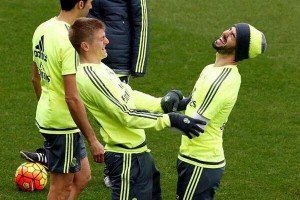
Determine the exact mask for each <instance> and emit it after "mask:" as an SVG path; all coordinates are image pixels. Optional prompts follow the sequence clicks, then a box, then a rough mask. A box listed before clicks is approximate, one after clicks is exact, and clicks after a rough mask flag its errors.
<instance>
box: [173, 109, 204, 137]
mask: <svg viewBox="0 0 300 200" xmlns="http://www.w3.org/2000/svg"><path fill="white" fill-rule="evenodd" d="M168 115H169V118H170V122H171V127H175V128H177V129H179V130H181V131H182V132H184V134H185V135H186V136H187V137H188V138H190V139H192V138H193V137H198V136H199V135H200V133H203V132H204V130H203V129H202V128H201V127H200V126H199V125H205V124H206V122H205V121H202V120H199V119H194V118H191V117H189V116H186V115H182V114H179V113H169V114H168Z"/></svg>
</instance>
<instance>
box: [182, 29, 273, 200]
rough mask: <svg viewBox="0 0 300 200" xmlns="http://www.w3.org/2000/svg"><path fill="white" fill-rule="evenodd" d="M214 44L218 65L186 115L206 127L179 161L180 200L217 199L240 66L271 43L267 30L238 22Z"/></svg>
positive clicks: (208, 71) (185, 144) (205, 74)
mask: <svg viewBox="0 0 300 200" xmlns="http://www.w3.org/2000/svg"><path fill="white" fill-rule="evenodd" d="M212 46H213V48H214V49H215V50H216V60H215V63H214V64H210V65H208V66H206V67H205V68H204V69H203V71H202V72H201V74H200V76H199V79H198V80H197V82H196V84H195V86H194V89H193V91H192V94H191V101H190V103H189V104H188V105H187V107H186V111H185V114H186V115H188V116H190V117H194V118H197V119H201V120H204V121H206V122H207V123H206V125H205V126H204V129H205V131H204V133H202V134H201V135H200V136H199V137H197V138H193V139H189V138H187V137H186V136H182V140H181V146H180V150H179V155H178V162H177V172H178V182H177V199H179V200H192V199H197V200H204V199H205V200H210V199H214V195H215V192H216V190H217V188H218V187H219V184H220V180H221V177H222V175H223V172H224V167H225V157H224V151H223V146H222V142H223V130H224V126H225V124H226V122H227V119H228V117H229V114H230V112H231V110H232V108H233V106H234V104H235V102H236V100H237V96H238V92H239V88H240V84H241V76H240V74H239V71H238V67H237V64H238V62H240V61H242V60H244V59H248V58H254V57H256V56H257V55H259V54H261V53H263V52H264V51H265V50H266V46H267V43H266V39H265V36H264V34H263V33H262V32H260V31H259V30H257V29H256V28H254V27H253V26H251V25H250V24H246V23H238V24H235V25H234V26H232V27H231V28H229V29H228V30H225V31H224V32H223V34H222V35H221V36H220V37H219V38H218V39H217V40H215V41H214V42H213V43H212Z"/></svg>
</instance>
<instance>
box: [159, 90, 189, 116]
mask: <svg viewBox="0 0 300 200" xmlns="http://www.w3.org/2000/svg"><path fill="white" fill-rule="evenodd" d="M182 98H183V95H182V92H181V91H180V90H170V91H169V92H168V93H167V94H166V95H165V96H164V97H163V98H162V99H161V102H160V105H161V108H162V109H163V111H164V113H169V112H175V111H177V107H178V104H179V101H180V100H181V99H182Z"/></svg>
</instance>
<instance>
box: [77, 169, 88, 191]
mask: <svg viewBox="0 0 300 200" xmlns="http://www.w3.org/2000/svg"><path fill="white" fill-rule="evenodd" d="M91 179H92V176H91V172H90V171H89V172H88V173H85V174H81V175H80V176H79V177H76V178H75V181H74V185H75V186H76V188H77V189H78V190H83V189H84V188H85V187H86V186H87V185H88V183H89V182H90V181H91Z"/></svg>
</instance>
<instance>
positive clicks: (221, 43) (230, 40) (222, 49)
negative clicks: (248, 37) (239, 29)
mask: <svg viewBox="0 0 300 200" xmlns="http://www.w3.org/2000/svg"><path fill="white" fill-rule="evenodd" d="M212 46H213V48H214V49H215V50H216V51H217V52H218V53H220V54H224V55H225V54H232V53H233V52H234V50H235V47H236V28H235V27H231V28H229V29H228V30H226V31H224V32H223V33H222V35H221V36H220V37H219V38H218V39H217V40H215V41H214V42H213V43H212Z"/></svg>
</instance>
